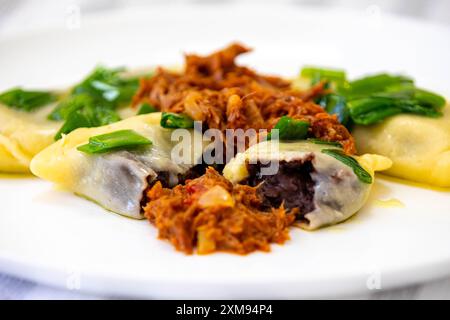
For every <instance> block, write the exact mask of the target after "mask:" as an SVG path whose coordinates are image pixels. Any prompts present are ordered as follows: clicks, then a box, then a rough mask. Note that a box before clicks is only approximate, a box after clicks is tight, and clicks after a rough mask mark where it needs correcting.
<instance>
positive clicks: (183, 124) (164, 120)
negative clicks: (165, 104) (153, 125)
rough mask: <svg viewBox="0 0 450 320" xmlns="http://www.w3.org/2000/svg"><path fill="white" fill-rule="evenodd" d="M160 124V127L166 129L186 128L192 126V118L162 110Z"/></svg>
mask: <svg viewBox="0 0 450 320" xmlns="http://www.w3.org/2000/svg"><path fill="white" fill-rule="evenodd" d="M160 124H161V127H163V128H168V129H177V128H186V129H188V128H193V127H194V120H192V119H191V118H189V117H188V116H186V115H184V114H178V113H169V112H163V113H162V116H161V122H160Z"/></svg>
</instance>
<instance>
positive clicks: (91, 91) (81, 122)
mask: <svg viewBox="0 0 450 320" xmlns="http://www.w3.org/2000/svg"><path fill="white" fill-rule="evenodd" d="M123 71H124V70H123V69H107V68H104V67H97V68H96V69H95V70H94V71H93V72H92V73H91V74H90V75H89V76H87V77H86V78H85V79H84V80H83V81H81V82H80V83H79V84H77V85H75V86H74V88H73V89H72V90H71V92H70V94H69V95H68V96H67V97H66V98H65V99H63V100H62V101H61V102H60V103H59V104H58V105H57V106H56V108H55V109H54V110H53V111H52V113H50V114H49V116H48V119H50V120H55V121H61V120H64V121H65V122H64V124H63V126H62V127H61V129H60V132H58V134H57V135H56V136H55V139H56V140H57V139H59V138H60V137H61V134H63V133H69V132H71V131H72V130H75V129H77V128H80V127H98V126H102V125H105V124H109V123H112V122H116V121H119V120H120V117H119V115H118V114H117V112H116V109H117V108H118V107H119V106H123V105H126V104H128V103H130V101H131V99H132V97H133V95H134V94H135V92H136V91H137V89H138V87H139V78H137V77H134V78H127V77H125V76H123Z"/></svg>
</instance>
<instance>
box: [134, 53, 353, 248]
mask: <svg viewBox="0 0 450 320" xmlns="http://www.w3.org/2000/svg"><path fill="white" fill-rule="evenodd" d="M248 51H249V49H248V48H246V47H244V46H242V45H239V44H232V45H231V46H229V47H227V48H225V49H223V50H221V51H218V52H215V53H213V54H211V55H209V56H197V55H186V57H185V64H186V65H185V69H184V71H183V72H173V71H169V70H165V69H162V68H159V69H158V70H157V71H156V74H155V75H154V76H153V77H151V78H149V79H142V80H141V83H140V89H139V90H138V92H137V94H136V95H135V97H134V98H133V105H134V106H138V105H140V104H142V103H149V104H151V105H152V106H154V107H156V108H157V109H159V110H161V111H165V112H175V113H184V114H186V115H188V116H190V117H191V118H192V119H194V120H197V121H202V122H203V123H204V124H205V125H206V126H207V127H208V128H217V129H220V130H225V129H244V130H246V129H254V130H259V129H268V130H270V129H272V128H273V127H274V125H275V124H276V123H277V121H278V120H279V118H280V117H282V116H285V115H287V116H290V117H292V118H294V119H300V120H305V121H308V122H309V124H310V127H309V135H310V136H312V137H316V138H320V139H323V140H328V141H337V142H340V143H341V144H342V145H343V147H344V150H345V151H346V152H347V153H350V154H351V153H354V152H355V146H354V141H353V138H352V136H351V135H350V134H349V132H348V131H347V129H346V128H345V127H344V126H343V125H341V124H340V123H339V122H338V120H337V118H336V116H334V115H329V114H327V113H326V112H325V111H324V109H322V108H321V107H320V106H319V105H317V104H315V103H314V102H313V101H314V99H315V98H316V97H317V96H318V95H321V94H324V93H326V92H327V91H326V89H325V88H324V85H323V83H318V84H317V85H315V86H313V87H312V88H311V89H309V90H307V91H298V90H295V89H293V88H292V84H291V82H290V81H287V80H284V79H282V78H279V77H273V76H266V75H261V74H258V73H256V72H255V71H253V70H251V69H249V68H246V67H242V66H239V65H237V64H236V62H235V59H236V57H237V56H238V55H240V54H243V53H246V52H248ZM235 152H236V150H235ZM248 169H249V171H250V172H257V171H258V170H259V167H258V166H256V167H249V168H248ZM311 170H312V166H311V165H310V163H309V162H307V163H284V164H283V165H282V170H281V171H280V173H279V174H277V175H274V176H272V177H267V178H265V179H258V178H254V177H253V178H252V177H250V178H249V181H248V183H249V184H250V185H233V184H232V183H230V182H229V181H228V180H226V179H225V178H224V177H223V176H221V175H220V174H219V173H218V172H217V171H216V170H214V169H213V168H208V169H207V170H206V172H205V173H204V174H203V168H195V170H193V171H192V172H191V173H189V174H187V175H186V176H185V177H179V182H180V183H181V184H179V185H177V186H175V187H174V188H173V189H171V188H169V186H168V183H167V181H166V180H167V177H165V176H164V174H161V175H160V176H159V177H158V181H157V182H155V183H152V184H151V185H150V186H149V188H148V189H147V190H146V192H145V197H144V199H143V208H144V213H145V216H146V217H147V219H148V220H149V221H150V222H151V223H153V224H154V225H155V226H156V227H157V228H158V231H159V237H160V238H161V239H166V240H168V241H170V242H171V243H172V244H173V245H174V246H175V248H176V249H178V250H180V251H183V252H185V253H188V254H191V253H193V252H194V251H195V248H197V252H198V253H200V254H205V253H211V252H214V251H228V252H234V253H239V254H246V253H249V252H252V251H255V250H263V251H268V250H269V249H270V243H283V242H284V241H286V240H287V239H288V230H287V229H288V227H289V226H290V225H291V224H292V223H293V222H294V220H295V216H296V215H299V214H304V213H306V212H309V211H311V210H312V209H313V208H314V204H313V201H312V197H313V195H314V189H313V187H314V185H313V182H312V180H311V177H310V172H311ZM199 175H201V176H199ZM255 176H257V175H255ZM252 179H253V180H252ZM285 207H286V208H287V209H288V210H289V213H287V211H286V210H285ZM300 211H301V212H300Z"/></svg>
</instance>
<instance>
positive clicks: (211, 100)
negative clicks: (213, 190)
mask: <svg viewBox="0 0 450 320" xmlns="http://www.w3.org/2000/svg"><path fill="white" fill-rule="evenodd" d="M248 51H250V50H249V49H248V48H246V47H244V46H242V45H240V44H232V45H230V46H229V47H227V48H225V49H223V50H221V51H218V52H215V53H213V54H211V55H209V56H204V57H201V56H197V55H186V57H185V63H186V65H185V70H184V72H181V73H177V72H171V71H168V70H165V69H162V68H160V69H158V70H157V72H156V74H155V75H154V76H153V77H151V78H149V79H142V80H141V84H140V88H139V90H138V92H137V94H136V95H135V97H134V99H133V105H135V106H137V105H139V104H141V103H144V102H146V103H149V104H151V105H152V106H154V107H156V108H157V109H159V110H161V111H165V112H175V113H185V114H187V115H188V116H190V117H191V118H193V119H194V120H198V121H203V122H204V123H205V124H206V125H207V126H208V127H209V128H218V129H221V130H225V129H227V128H230V129H237V128H242V129H249V128H253V129H256V130H258V129H271V128H272V127H273V126H274V125H275V124H276V122H277V121H278V119H279V118H280V117H281V116H284V115H288V116H290V117H292V118H295V119H302V120H306V121H308V122H309V123H310V129H309V130H310V135H311V136H314V137H316V138H320V139H324V140H328V141H337V142H340V143H341V144H342V145H343V147H344V150H345V151H346V152H347V153H350V154H352V153H354V152H355V144H354V141H353V137H352V136H351V135H350V133H349V132H348V130H347V129H346V128H345V127H344V126H343V125H341V124H340V123H339V122H338V120H337V118H336V116H334V115H329V114H328V113H326V112H325V111H324V109H323V108H322V107H320V106H319V105H317V104H315V103H314V102H312V99H313V98H314V97H316V96H317V94H320V93H323V92H324V88H323V84H321V83H319V84H318V85H316V86H315V87H313V88H311V90H309V91H307V92H301V91H298V90H294V89H292V88H291V82H289V81H287V80H284V79H282V78H279V77H274V76H265V75H260V74H258V73H256V72H255V71H253V70H251V69H249V68H246V67H242V66H238V65H237V64H236V63H235V59H236V57H237V56H238V55H240V54H242V53H246V52H248Z"/></svg>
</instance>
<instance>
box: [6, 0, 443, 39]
mask: <svg viewBox="0 0 450 320" xmlns="http://www.w3.org/2000/svg"><path fill="white" fill-rule="evenodd" d="M237 2H239V3H243V2H246V3H248V4H254V5H255V6H261V5H264V4H267V3H269V2H275V1H269V0H244V1H242V0H240V1H238V0H152V1H144V0H40V1H36V0H34V1H31V0H0V35H5V34H11V33H16V32H21V31H28V30H30V29H36V28H43V27H48V26H57V25H61V26H62V25H64V24H65V23H66V22H67V17H68V16H74V15H78V14H80V15H81V14H82V15H83V16H85V15H89V14H93V13H98V12H100V11H108V10H115V9H121V8H126V7H131V6H143V5H155V6H174V5H193V6H223V5H227V4H235V3H237ZM276 2H277V3H285V4H286V5H292V6H298V5H307V6H315V7H320V6H325V7H338V8H345V9H353V10H359V11H369V12H374V13H377V12H383V13H393V14H398V15H403V16H409V17H414V18H418V19H423V20H431V21H433V22H436V23H440V24H447V25H449V24H450V1H449V0H278V1H276Z"/></svg>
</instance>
